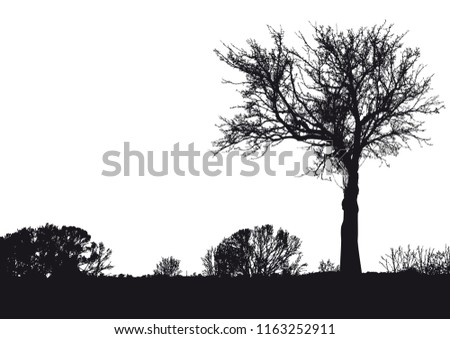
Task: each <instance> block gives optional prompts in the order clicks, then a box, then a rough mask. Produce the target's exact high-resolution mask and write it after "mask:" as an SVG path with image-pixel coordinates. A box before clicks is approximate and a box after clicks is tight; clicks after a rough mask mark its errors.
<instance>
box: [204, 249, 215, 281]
mask: <svg viewBox="0 0 450 339" xmlns="http://www.w3.org/2000/svg"><path fill="white" fill-rule="evenodd" d="M216 252H217V251H216V249H215V248H214V247H211V248H210V249H209V250H207V251H206V254H205V256H204V257H203V258H202V264H203V267H204V270H203V271H202V274H203V275H206V276H212V275H217V265H216V262H215V260H214V257H215V255H216Z"/></svg>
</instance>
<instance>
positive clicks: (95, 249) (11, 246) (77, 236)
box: [0, 224, 112, 277]
mask: <svg viewBox="0 0 450 339" xmlns="http://www.w3.org/2000/svg"><path fill="white" fill-rule="evenodd" d="M110 256H111V250H110V249H107V248H105V246H104V244H103V243H100V244H97V243H95V242H92V241H91V236H90V235H89V233H87V232H86V231H85V230H83V229H81V228H78V227H74V226H63V227H57V226H55V225H51V224H46V225H45V226H41V227H38V228H31V227H28V228H22V229H20V230H18V231H17V232H14V233H11V234H7V235H5V236H4V237H0V275H4V276H9V277H30V276H33V277H39V276H41V277H50V276H68V275H70V276H72V275H75V274H80V273H84V274H87V275H95V276H98V275H100V274H102V273H103V272H104V271H106V270H109V269H111V268H112V265H111V263H110V261H109V259H110Z"/></svg>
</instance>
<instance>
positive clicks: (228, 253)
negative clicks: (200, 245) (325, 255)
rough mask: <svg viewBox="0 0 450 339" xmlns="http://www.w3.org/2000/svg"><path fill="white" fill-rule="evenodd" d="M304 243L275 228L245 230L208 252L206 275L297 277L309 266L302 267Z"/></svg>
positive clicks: (266, 226)
mask: <svg viewBox="0 0 450 339" xmlns="http://www.w3.org/2000/svg"><path fill="white" fill-rule="evenodd" d="M300 246H301V241H300V239H299V238H297V237H296V236H294V235H289V233H288V232H287V231H284V230H282V229H279V230H278V232H277V233H276V234H274V230H273V226H272V225H264V226H261V227H258V226H257V227H255V228H254V229H253V230H250V229H248V228H246V229H241V230H239V231H237V232H235V233H234V234H232V235H231V236H230V237H228V238H225V239H224V240H222V242H221V243H220V244H219V245H218V246H217V248H215V249H214V248H212V249H210V250H208V251H207V253H206V255H205V257H203V258H202V262H203V266H204V267H205V270H204V271H203V273H204V274H205V275H218V276H248V277H249V276H255V275H257V276H271V275H275V274H284V275H297V274H300V272H301V271H302V270H303V268H304V267H305V266H306V264H300V260H301V258H302V253H301V252H300Z"/></svg>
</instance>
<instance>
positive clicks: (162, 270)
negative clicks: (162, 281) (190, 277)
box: [153, 256, 181, 277]
mask: <svg viewBox="0 0 450 339" xmlns="http://www.w3.org/2000/svg"><path fill="white" fill-rule="evenodd" d="M153 274H154V275H162V276H166V277H175V276H177V275H180V274H181V270H180V260H178V259H175V258H173V257H172V256H171V257H168V258H162V259H161V261H160V262H159V263H158V264H157V265H156V269H155V270H154V271H153Z"/></svg>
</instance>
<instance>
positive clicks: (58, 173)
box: [0, 0, 450, 275]
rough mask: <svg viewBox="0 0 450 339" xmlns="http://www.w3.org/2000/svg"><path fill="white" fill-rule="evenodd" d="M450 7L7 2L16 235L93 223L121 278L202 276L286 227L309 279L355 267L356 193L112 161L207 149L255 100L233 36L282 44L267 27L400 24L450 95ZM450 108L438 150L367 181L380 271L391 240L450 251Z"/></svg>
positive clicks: (368, 242)
mask: <svg viewBox="0 0 450 339" xmlns="http://www.w3.org/2000/svg"><path fill="white" fill-rule="evenodd" d="M447 15H448V11H447V10H446V8H445V2H439V1H427V2H418V1H407V2H406V1H405V2H394V1H377V2H356V1H354V2H349V1H339V2H336V1H276V2H274V1H245V3H243V1H227V2H212V1H164V2H162V1H160V2H156V1H155V2H153V1H113V0H108V1H96V0H95V1H93V0H89V1H39V2H38V1H14V2H13V1H10V2H2V3H1V5H0V117H1V120H0V145H1V156H0V206H1V207H0V209H1V212H0V233H1V234H2V235H3V234H5V233H8V232H14V231H15V230H17V229H18V228H22V227H26V226H33V227H37V226H40V225H44V224H45V223H47V222H49V223H53V224H56V225H60V226H62V225H74V226H78V227H81V228H84V229H86V230H87V231H88V232H89V233H90V234H91V235H92V237H93V240H95V241H103V242H104V243H105V244H106V245H107V246H108V247H110V248H111V249H112V250H113V256H112V259H113V264H114V265H115V268H114V270H113V271H112V273H125V274H127V273H129V274H133V275H142V274H149V273H152V271H153V269H154V267H155V265H156V263H157V261H159V260H160V258H161V257H162V256H169V255H173V256H174V257H176V258H179V259H181V268H182V269H183V271H184V272H185V271H187V272H188V273H189V274H191V273H193V272H197V273H200V272H201V270H202V266H201V260H200V258H201V256H203V255H204V254H205V252H206V250H207V249H208V248H210V247H211V246H213V245H214V246H215V245H217V244H218V243H219V242H220V241H221V240H222V239H223V238H224V237H226V236H229V235H231V234H232V233H233V232H235V231H237V230H238V229H240V228H245V227H250V228H251V227H254V226H256V225H262V224H266V223H271V224H273V225H274V226H275V228H279V227H282V228H284V229H287V230H288V231H290V232H291V233H292V234H295V235H297V236H299V237H300V238H301V239H302V240H303V247H302V248H303V252H304V260H305V261H306V262H307V263H308V264H309V270H310V271H314V270H316V269H317V266H318V263H319V261H320V260H321V259H328V258H330V259H331V260H332V261H334V262H336V263H337V262H338V261H339V250H340V249H339V245H340V224H341V217H342V213H341V207H340V204H341V199H342V192H341V189H340V188H339V187H338V186H337V185H335V184H334V183H331V182H326V181H320V180H317V179H314V178H298V179H294V178H290V177H288V178H286V177H283V176H282V175H280V176H277V177H269V176H266V175H264V174H261V175H259V176H257V177H252V178H245V177H240V176H236V175H234V176H231V177H226V176H224V175H222V176H219V177H215V178H214V177H213V178H211V177H207V176H205V175H201V176H200V177H193V176H190V175H188V176H186V177H177V176H175V175H174V174H173V173H172V174H171V175H169V176H167V177H163V178H156V177H151V176H150V175H148V174H147V175H146V176H144V177H139V176H137V175H136V173H135V174H134V175H133V176H130V177H124V176H123V175H121V176H118V177H104V176H102V175H101V172H102V170H103V169H106V166H105V165H103V162H102V155H103V153H104V152H106V151H108V150H119V151H123V143H124V142H125V141H129V142H130V143H131V146H132V148H133V149H137V150H140V151H142V152H145V151H147V150H154V151H155V152H156V154H160V153H158V152H160V151H163V150H169V151H170V150H171V149H172V147H173V145H174V144H175V143H176V142H180V145H181V148H182V149H186V148H187V145H188V144H189V143H190V142H194V143H195V145H196V148H197V149H198V150H201V151H206V150H208V149H209V148H210V147H211V141H213V140H214V139H217V138H218V137H220V133H219V131H218V129H217V128H216V127H215V124H216V123H218V122H219V120H218V116H219V115H224V116H227V117H231V116H232V115H233V114H234V113H236V112H235V111H232V110H229V107H230V106H233V105H236V104H239V103H240V97H239V95H238V94H237V93H236V92H235V88H233V87H232V86H229V85H223V84H221V79H222V78H231V79H233V77H235V76H239V75H238V74H236V73H234V72H230V70H229V69H228V67H227V66H226V65H225V64H223V63H221V62H220V61H219V60H218V58H217V56H216V55H215V54H214V53H213V49H214V48H220V47H221V41H224V42H229V43H235V44H237V45H238V46H244V45H245V40H246V39H247V38H255V39H257V40H259V41H261V42H262V43H263V44H267V45H268V46H270V39H268V31H267V28H266V25H271V26H273V27H275V28H278V27H280V26H282V27H283V28H284V30H285V31H286V34H287V40H288V42H290V43H292V44H295V43H296V42H297V40H296V38H295V34H294V33H295V32H296V31H298V30H301V31H302V32H304V33H305V34H306V36H307V37H308V36H310V32H311V29H310V26H309V23H308V22H309V21H311V22H317V23H319V24H324V25H328V24H329V25H333V26H334V25H338V27H339V28H342V29H344V28H358V27H360V26H370V25H374V24H381V23H382V22H383V21H384V20H386V21H387V22H388V23H394V24H395V29H394V30H395V32H396V33H402V32H404V31H406V30H409V31H410V32H409V34H408V35H407V37H406V38H405V43H406V44H407V45H408V46H411V47H415V46H418V47H420V48H421V50H422V62H423V63H424V64H427V65H428V67H427V69H426V71H427V73H428V74H432V73H435V77H434V79H433V88H434V93H436V94H439V95H440V97H441V99H442V100H443V101H444V102H446V103H447V104H448V103H449V102H450V100H449V99H450V98H449V94H448V90H447V81H448V79H449V78H450V72H449V67H448V55H449V54H448V32H449V25H450V24H449V20H448V17H447ZM449 126H450V118H449V116H448V113H447V111H446V110H444V111H442V113H441V114H440V115H439V116H432V117H431V118H430V119H429V121H427V125H426V128H427V135H428V136H430V137H432V142H433V144H434V146H432V147H426V148H422V149H421V148H419V147H416V146H415V145H414V147H413V150H412V151H408V150H404V151H402V152H401V153H400V155H399V157H397V158H391V159H388V161H389V162H390V164H391V167H390V168H387V167H379V165H380V164H379V163H377V162H371V161H367V162H366V163H365V164H364V166H363V167H362V169H361V173H360V199H359V204H360V236H359V244H360V252H361V261H362V267H363V270H364V271H380V270H382V267H381V265H380V264H379V263H378V262H379V259H380V256H381V255H382V254H385V253H387V252H388V250H389V248H390V247H393V246H398V245H403V246H405V245H407V244H411V245H413V246H415V245H423V246H426V247H428V246H431V247H435V248H443V247H444V244H446V243H447V244H450V231H449V226H450V225H449V222H448V220H449V217H448V207H447V206H448V199H447V194H448V192H449V188H450V180H449V175H448V172H447V171H448V169H449V166H448V165H449V161H448V155H447V154H448V147H447V144H448V142H447V131H448V128H449Z"/></svg>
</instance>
